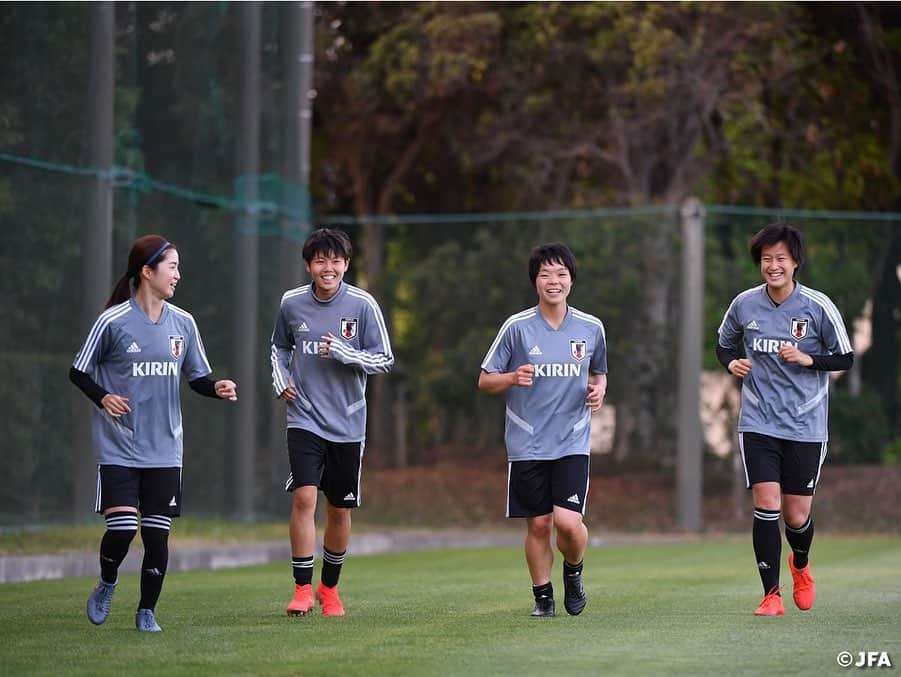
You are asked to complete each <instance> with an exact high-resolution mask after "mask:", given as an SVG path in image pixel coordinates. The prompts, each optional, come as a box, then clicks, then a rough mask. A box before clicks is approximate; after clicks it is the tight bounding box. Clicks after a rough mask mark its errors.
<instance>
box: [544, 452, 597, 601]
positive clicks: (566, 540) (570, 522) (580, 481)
mask: <svg viewBox="0 0 901 677" xmlns="http://www.w3.org/2000/svg"><path fill="white" fill-rule="evenodd" d="M588 465H589V457H588V455H587V454H585V455H581V454H580V455H573V456H565V457H564V458H561V459H558V460H556V461H554V463H553V478H552V487H553V488H552V492H553V500H554V526H555V527H556V530H557V549H558V550H559V551H560V554H562V555H563V591H564V596H563V606H564V608H565V609H566V612H567V613H568V614H570V615H571V616H578V615H579V614H580V613H582V610H583V609H584V608H585V605H586V604H587V603H588V597H587V596H586V594H585V588H584V587H583V586H582V567H583V560H584V557H585V548H586V547H587V546H588V528H587V527H586V526H585V524H584V522H583V521H582V516H583V515H584V514H585V505H586V502H587V498H588Z"/></svg>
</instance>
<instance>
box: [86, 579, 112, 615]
mask: <svg viewBox="0 0 901 677" xmlns="http://www.w3.org/2000/svg"><path fill="white" fill-rule="evenodd" d="M115 591H116V584H115V583H104V582H103V579H102V578H101V579H100V580H99V581H97V587H96V588H94V592H92V593H91V596H90V597H88V620H89V621H91V623H93V624H94V625H100V624H101V623H103V621H105V620H106V617H107V616H109V610H110V607H111V606H112V604H113V593H114V592H115Z"/></svg>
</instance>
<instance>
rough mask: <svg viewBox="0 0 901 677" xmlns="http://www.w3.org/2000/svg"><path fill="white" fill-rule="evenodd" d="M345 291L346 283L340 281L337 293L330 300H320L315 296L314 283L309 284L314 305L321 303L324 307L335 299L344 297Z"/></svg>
mask: <svg viewBox="0 0 901 677" xmlns="http://www.w3.org/2000/svg"><path fill="white" fill-rule="evenodd" d="M346 289H347V283H346V282H345V281H344V280H341V284H340V285H339V286H338V291H336V292H335V295H334V296H332V298H330V299H325V300H323V299H321V298H319V297H318V296H316V283H315V282H310V293H311V294H312V295H313V299H314V300H315V301H316V303H321V304H322V305H324V306H327V305H329V304H330V303H334V302H335V301H336V300H337V299H339V298H340V297H342V296H344V292H345V290H346Z"/></svg>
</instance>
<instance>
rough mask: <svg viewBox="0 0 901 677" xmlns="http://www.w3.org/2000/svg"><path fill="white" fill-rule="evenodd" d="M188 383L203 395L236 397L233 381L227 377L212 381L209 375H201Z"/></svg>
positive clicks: (225, 397) (224, 398)
mask: <svg viewBox="0 0 901 677" xmlns="http://www.w3.org/2000/svg"><path fill="white" fill-rule="evenodd" d="M188 385H189V386H191V390H193V391H194V392H195V393H197V394H198V395H203V396H204V397H215V398H216V399H223V400H237V399H238V394H237V391H236V390H235V383H234V381H230V380H228V379H222V380H219V381H214V380H213V379H211V378H210V377H209V376H201V377H199V378H195V379H194V380H193V381H188Z"/></svg>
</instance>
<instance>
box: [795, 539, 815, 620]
mask: <svg viewBox="0 0 901 677" xmlns="http://www.w3.org/2000/svg"><path fill="white" fill-rule="evenodd" d="M788 568H789V570H790V571H791V572H792V582H793V583H794V586H793V588H792V597H794V598H795V606H797V607H798V608H799V609H800V610H801V611H807V610H808V609H809V608H810V607H812V606H813V601H814V600H815V599H816V597H817V591H816V588H815V587H814V583H815V582H816V581H814V580H813V576H811V575H810V563H808V564H807V566H806V567H804V568H803V569H795V553H791V554H790V555H789V556H788Z"/></svg>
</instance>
